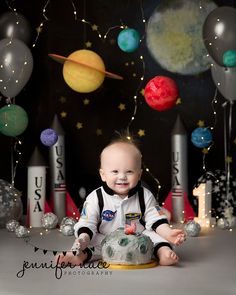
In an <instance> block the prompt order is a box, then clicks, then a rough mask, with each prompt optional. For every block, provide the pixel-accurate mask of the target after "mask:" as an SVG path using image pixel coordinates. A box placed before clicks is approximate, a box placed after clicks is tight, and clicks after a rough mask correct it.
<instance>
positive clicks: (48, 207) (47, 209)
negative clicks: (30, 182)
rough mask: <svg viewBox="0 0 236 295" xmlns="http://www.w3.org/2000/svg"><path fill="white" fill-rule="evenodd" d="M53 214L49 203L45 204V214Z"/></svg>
mask: <svg viewBox="0 0 236 295" xmlns="http://www.w3.org/2000/svg"><path fill="white" fill-rule="evenodd" d="M49 212H52V209H51V207H50V206H49V204H48V202H47V201H46V202H45V208H44V213H49Z"/></svg>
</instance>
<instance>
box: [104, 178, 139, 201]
mask: <svg viewBox="0 0 236 295" xmlns="http://www.w3.org/2000/svg"><path fill="white" fill-rule="evenodd" d="M102 187H103V189H104V191H105V192H106V193H107V194H108V195H110V196H113V195H115V193H114V191H113V190H112V189H111V188H109V186H108V185H107V184H106V182H104V181H103V182H102ZM140 187H141V181H139V182H138V183H137V185H136V186H135V187H133V188H132V189H131V190H130V191H129V193H128V198H130V197H132V196H133V195H135V194H136V193H137V192H138V190H139V188H140Z"/></svg>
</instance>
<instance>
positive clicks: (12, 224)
mask: <svg viewBox="0 0 236 295" xmlns="http://www.w3.org/2000/svg"><path fill="white" fill-rule="evenodd" d="M19 225H20V223H19V221H17V220H15V219H11V220H9V221H8V222H7V223H6V229H7V230H8V231H11V232H14V231H15V230H16V228H17V227H18V226H19Z"/></svg>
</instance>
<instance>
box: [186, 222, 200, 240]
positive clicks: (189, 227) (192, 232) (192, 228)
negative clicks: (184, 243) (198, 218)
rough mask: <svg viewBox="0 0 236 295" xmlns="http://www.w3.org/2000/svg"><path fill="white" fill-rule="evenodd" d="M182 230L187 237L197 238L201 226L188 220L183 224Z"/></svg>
mask: <svg viewBox="0 0 236 295" xmlns="http://www.w3.org/2000/svg"><path fill="white" fill-rule="evenodd" d="M184 229H185V231H186V234H187V235H188V236H189V237H197V236H198V235H199V233H200V231H201V226H200V224H199V223H197V222H195V221H194V220H190V221H188V222H187V223H186V224H185V226H184Z"/></svg>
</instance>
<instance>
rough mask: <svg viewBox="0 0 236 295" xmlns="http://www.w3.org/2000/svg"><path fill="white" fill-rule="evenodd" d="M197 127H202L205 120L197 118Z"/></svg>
mask: <svg viewBox="0 0 236 295" xmlns="http://www.w3.org/2000/svg"><path fill="white" fill-rule="evenodd" d="M197 125H198V127H204V126H205V122H204V121H203V120H199V121H198V122H197Z"/></svg>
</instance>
